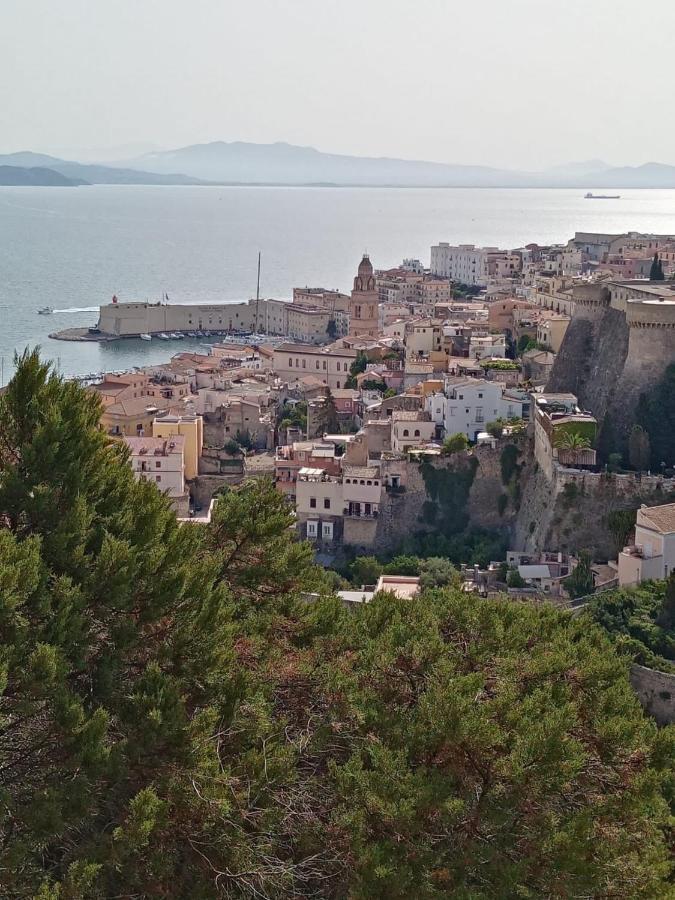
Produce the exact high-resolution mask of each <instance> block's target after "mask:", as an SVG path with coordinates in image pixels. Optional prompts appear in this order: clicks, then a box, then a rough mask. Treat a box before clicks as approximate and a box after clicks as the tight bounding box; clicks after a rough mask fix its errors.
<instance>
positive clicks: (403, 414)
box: [391, 409, 429, 422]
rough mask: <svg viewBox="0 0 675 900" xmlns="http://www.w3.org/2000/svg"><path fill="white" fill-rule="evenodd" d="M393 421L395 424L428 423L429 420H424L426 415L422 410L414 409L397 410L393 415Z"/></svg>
mask: <svg viewBox="0 0 675 900" xmlns="http://www.w3.org/2000/svg"><path fill="white" fill-rule="evenodd" d="M391 418H392V421H394V422H427V421H429V420H428V419H425V418H424V413H423V412H422V410H421V409H420V410H412V409H395V410H394V411H393V412H392V414H391Z"/></svg>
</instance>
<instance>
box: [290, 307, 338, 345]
mask: <svg viewBox="0 0 675 900" xmlns="http://www.w3.org/2000/svg"><path fill="white" fill-rule="evenodd" d="M286 321H287V325H286V330H285V333H286V334H287V335H288V336H289V337H290V338H293V340H296V341H306V342H307V343H309V344H327V343H330V341H333V340H335V339H336V338H339V337H346V335H347V334H348V333H349V314H348V313H345V312H343V311H342V310H339V309H334V310H331V309H325V308H319V307H316V306H305V305H303V304H300V303H289V304H288V306H287V309H286ZM331 323H332V324H331Z"/></svg>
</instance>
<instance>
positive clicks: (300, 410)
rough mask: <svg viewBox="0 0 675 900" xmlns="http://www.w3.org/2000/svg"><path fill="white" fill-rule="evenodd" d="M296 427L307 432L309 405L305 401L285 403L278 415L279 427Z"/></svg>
mask: <svg viewBox="0 0 675 900" xmlns="http://www.w3.org/2000/svg"><path fill="white" fill-rule="evenodd" d="M290 426H296V427H297V428H300V429H302V431H303V432H306V431H307V404H306V402H305V401H304V400H301V401H300V402H299V403H284V405H283V406H282V407H281V409H280V410H279V412H278V414H277V427H278V428H289V427H290Z"/></svg>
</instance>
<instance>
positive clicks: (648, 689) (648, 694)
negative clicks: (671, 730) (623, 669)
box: [630, 664, 675, 725]
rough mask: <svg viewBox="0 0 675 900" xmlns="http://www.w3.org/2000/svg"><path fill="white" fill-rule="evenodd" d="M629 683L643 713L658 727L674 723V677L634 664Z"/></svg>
mask: <svg viewBox="0 0 675 900" xmlns="http://www.w3.org/2000/svg"><path fill="white" fill-rule="evenodd" d="M630 683H631V684H632V686H633V690H634V691H635V693H636V694H637V696H638V700H639V701H640V703H641V704H642V707H643V708H644V710H645V712H646V713H648V714H649V715H650V716H652V717H653V718H654V719H656V721H657V723H658V724H659V725H670V724H671V723H672V722H675V675H670V674H668V673H667V672H659V671H657V670H656V669H647V668H645V667H644V666H638V665H637V664H634V665H632V666H631V670H630Z"/></svg>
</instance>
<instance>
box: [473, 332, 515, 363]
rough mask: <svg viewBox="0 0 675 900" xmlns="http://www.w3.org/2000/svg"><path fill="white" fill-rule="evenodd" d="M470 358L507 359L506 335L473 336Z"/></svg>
mask: <svg viewBox="0 0 675 900" xmlns="http://www.w3.org/2000/svg"><path fill="white" fill-rule="evenodd" d="M469 356H470V357H471V359H506V335H504V334H472V335H471V341H470V343H469Z"/></svg>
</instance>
